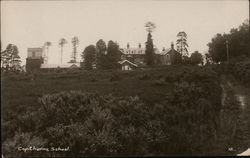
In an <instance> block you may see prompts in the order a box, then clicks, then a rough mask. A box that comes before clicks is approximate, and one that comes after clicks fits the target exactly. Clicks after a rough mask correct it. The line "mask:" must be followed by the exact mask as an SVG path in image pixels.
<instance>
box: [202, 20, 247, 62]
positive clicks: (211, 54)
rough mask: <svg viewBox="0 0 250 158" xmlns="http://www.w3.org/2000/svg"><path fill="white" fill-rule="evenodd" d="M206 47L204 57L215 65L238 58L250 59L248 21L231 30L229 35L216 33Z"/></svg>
mask: <svg viewBox="0 0 250 158" xmlns="http://www.w3.org/2000/svg"><path fill="white" fill-rule="evenodd" d="M227 44H228V47H227ZM208 47H209V50H208V53H207V54H206V57H207V58H208V59H210V60H211V61H212V62H215V63H218V62H225V61H227V59H229V60H231V59H234V58H237V57H240V56H246V57H250V34H249V20H245V21H244V22H243V23H242V24H241V25H240V26H239V27H238V28H232V29H231V30H230V32H229V33H224V34H220V33H217V34H216V35H215V36H214V37H213V38H212V40H211V42H209V43H208ZM227 49H228V50H227ZM227 51H228V56H227Z"/></svg>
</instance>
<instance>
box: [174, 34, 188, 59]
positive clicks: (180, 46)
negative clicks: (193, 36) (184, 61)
mask: <svg viewBox="0 0 250 158" xmlns="http://www.w3.org/2000/svg"><path fill="white" fill-rule="evenodd" d="M176 46H177V51H178V52H180V53H181V55H182V56H188V49H187V47H188V43H187V34H186V33H185V32H184V31H182V32H179V33H178V34H177V41H176Z"/></svg>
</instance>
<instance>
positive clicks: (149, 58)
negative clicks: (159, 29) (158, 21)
mask: <svg viewBox="0 0 250 158" xmlns="http://www.w3.org/2000/svg"><path fill="white" fill-rule="evenodd" d="M145 27H146V30H147V32H148V38H147V42H146V51H145V62H146V64H147V65H153V64H154V44H153V40H152V35H151V32H153V30H154V29H155V24H154V23H152V22H147V23H146V24H145Z"/></svg>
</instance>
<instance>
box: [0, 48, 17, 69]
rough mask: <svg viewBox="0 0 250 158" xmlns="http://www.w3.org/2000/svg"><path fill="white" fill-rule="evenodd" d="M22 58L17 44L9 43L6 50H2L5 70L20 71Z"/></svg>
mask: <svg viewBox="0 0 250 158" xmlns="http://www.w3.org/2000/svg"><path fill="white" fill-rule="evenodd" d="M20 63H21V60H20V56H19V51H18V48H17V46H16V45H14V44H8V45H7V47H6V50H4V51H2V52H1V66H2V68H3V69H5V70H7V71H8V70H13V71H19V70H20V68H21V66H20Z"/></svg>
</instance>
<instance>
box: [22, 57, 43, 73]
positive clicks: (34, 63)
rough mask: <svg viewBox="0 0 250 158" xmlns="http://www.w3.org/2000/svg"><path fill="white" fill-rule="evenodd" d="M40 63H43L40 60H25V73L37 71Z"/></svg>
mask: <svg viewBox="0 0 250 158" xmlns="http://www.w3.org/2000/svg"><path fill="white" fill-rule="evenodd" d="M42 63H43V59H42V58H40V59H32V58H27V59H26V71H27V72H34V71H39V70H40V68H41V65H42Z"/></svg>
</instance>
